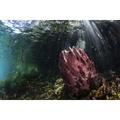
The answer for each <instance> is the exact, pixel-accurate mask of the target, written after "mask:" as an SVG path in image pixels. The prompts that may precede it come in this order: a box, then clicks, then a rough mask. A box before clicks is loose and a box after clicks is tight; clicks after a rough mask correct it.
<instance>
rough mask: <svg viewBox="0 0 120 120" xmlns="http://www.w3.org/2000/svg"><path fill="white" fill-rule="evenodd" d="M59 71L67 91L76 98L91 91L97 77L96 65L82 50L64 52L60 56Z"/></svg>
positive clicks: (75, 49)
mask: <svg viewBox="0 0 120 120" xmlns="http://www.w3.org/2000/svg"><path fill="white" fill-rule="evenodd" d="M59 69H60V73H61V75H62V77H63V79H64V82H65V85H66V87H67V89H68V90H69V91H70V92H72V93H73V94H74V95H76V96H79V95H80V94H82V91H85V90H89V89H90V84H91V82H92V80H93V79H94V78H95V77H96V75H97V74H96V69H95V66H94V63H93V62H92V61H91V60H90V59H89V57H88V56H87V54H86V53H85V52H84V50H82V49H81V48H70V47H69V49H68V50H63V51H62V52H61V53H60V55H59Z"/></svg>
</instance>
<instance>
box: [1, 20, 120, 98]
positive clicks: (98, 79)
mask: <svg viewBox="0 0 120 120" xmlns="http://www.w3.org/2000/svg"><path fill="white" fill-rule="evenodd" d="M0 99H1V100H119V99H120V21H119V20H0Z"/></svg>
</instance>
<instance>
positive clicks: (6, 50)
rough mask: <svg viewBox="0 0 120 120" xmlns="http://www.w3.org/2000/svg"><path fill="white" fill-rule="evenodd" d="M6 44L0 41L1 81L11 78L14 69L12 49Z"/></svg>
mask: <svg viewBox="0 0 120 120" xmlns="http://www.w3.org/2000/svg"><path fill="white" fill-rule="evenodd" d="M4 42H5V40H4ZM4 42H3V41H2V40H1V39H0V80H4V79H6V78H7V77H8V76H9V74H10V72H11V67H12V63H11V61H12V57H11V56H12V55H11V49H10V47H8V46H7V45H6V44H5V43H4Z"/></svg>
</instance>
